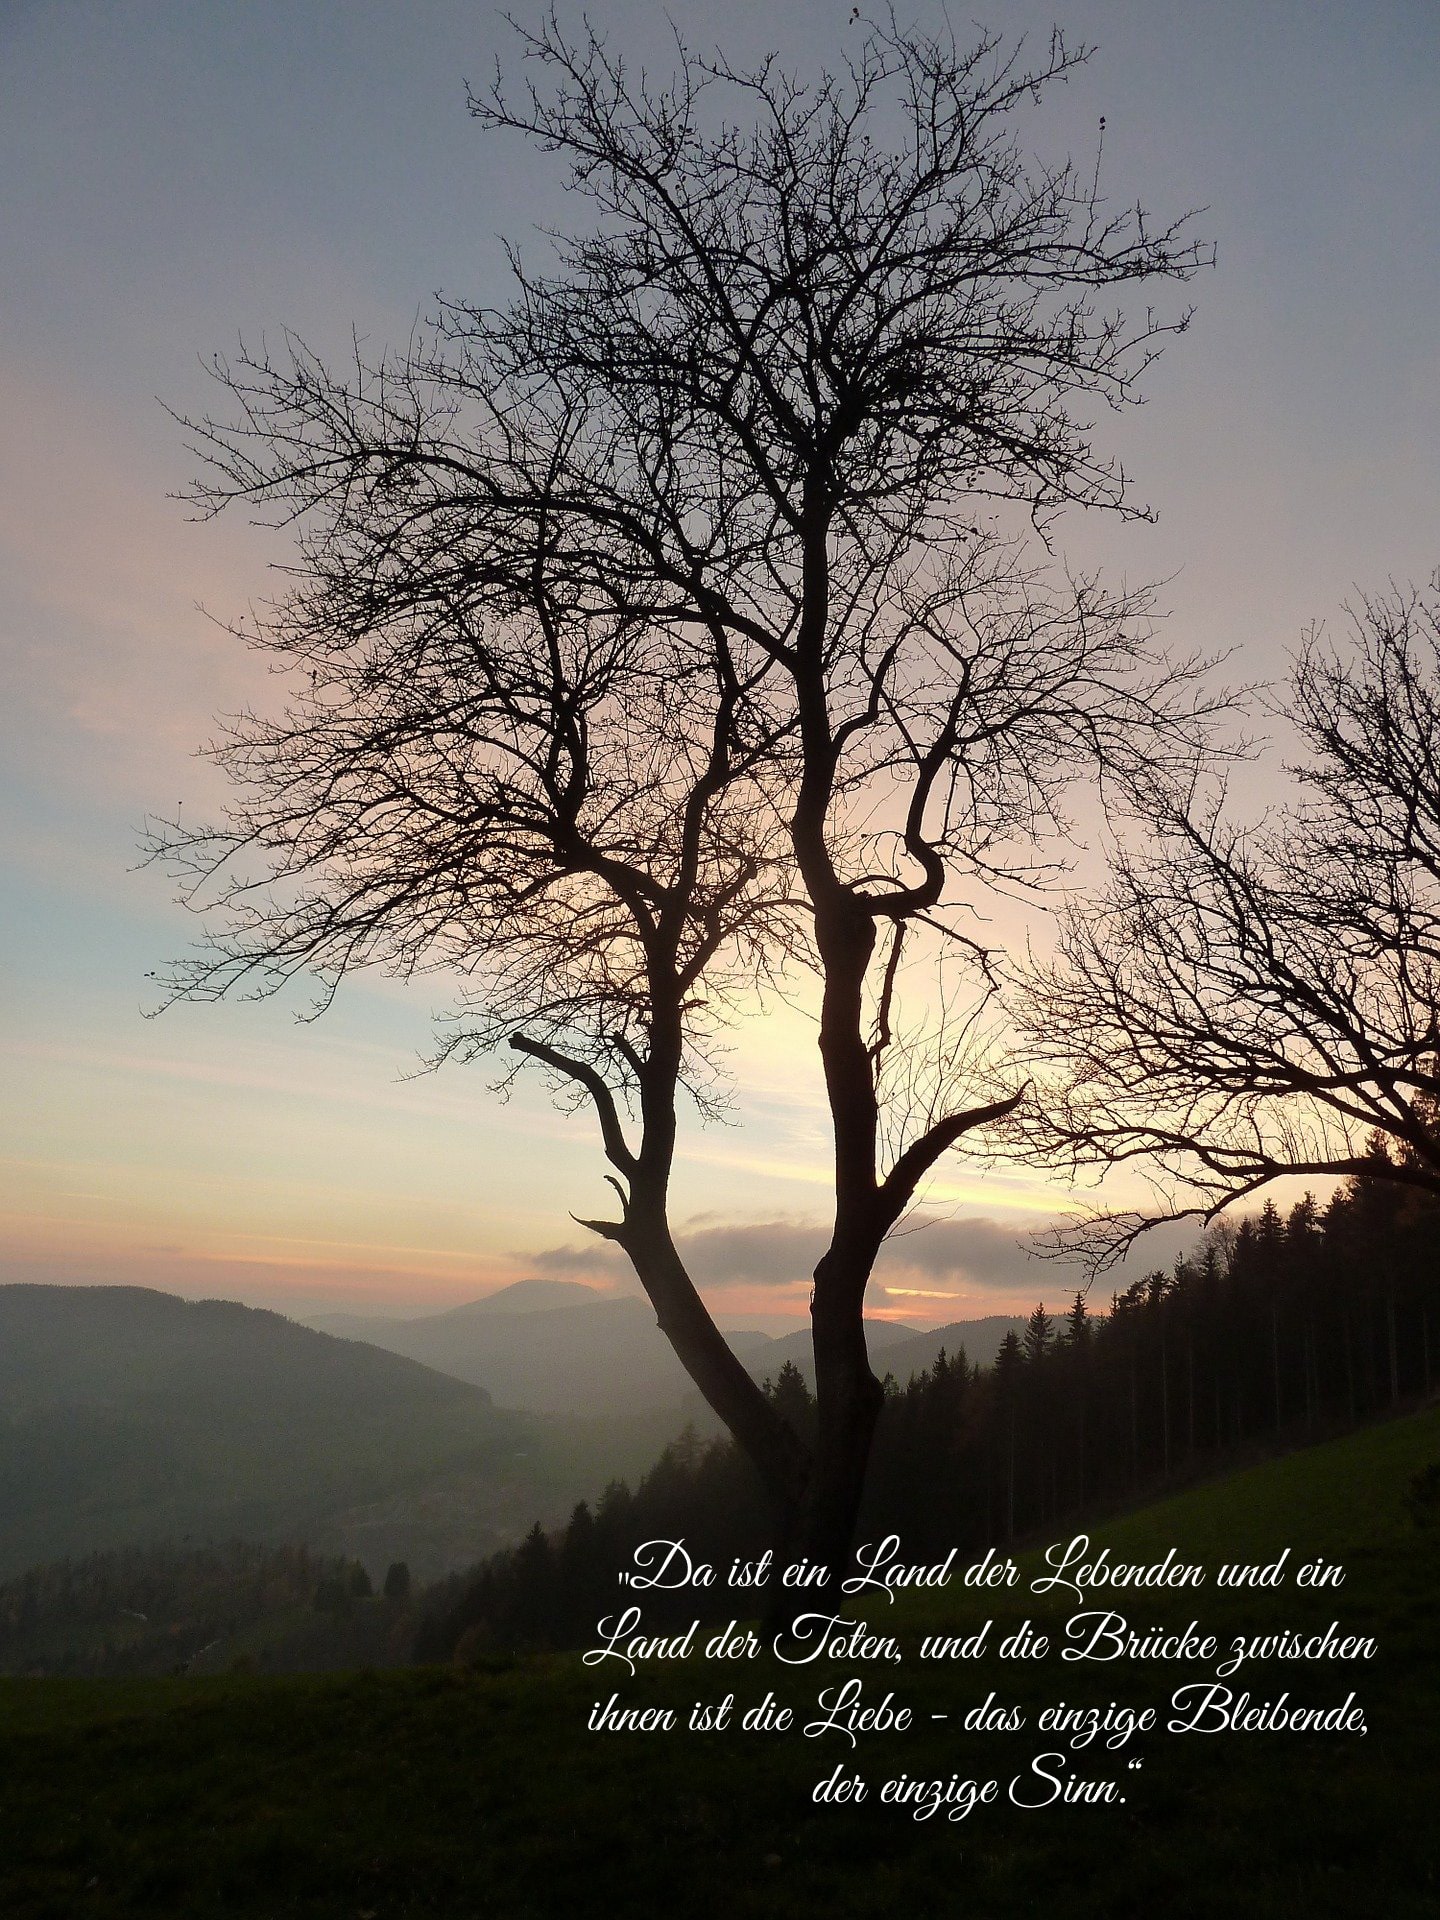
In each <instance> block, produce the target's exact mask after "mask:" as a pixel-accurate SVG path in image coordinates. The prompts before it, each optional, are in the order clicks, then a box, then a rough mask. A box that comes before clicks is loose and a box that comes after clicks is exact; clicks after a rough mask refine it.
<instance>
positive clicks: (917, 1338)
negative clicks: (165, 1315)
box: [309, 1279, 1025, 1432]
mask: <svg viewBox="0 0 1440 1920" xmlns="http://www.w3.org/2000/svg"><path fill="white" fill-rule="evenodd" d="M309 1324H310V1325H311V1326H314V1327H319V1328H323V1329H324V1331H325V1332H327V1333H331V1334H335V1335H340V1336H343V1337H344V1338H346V1339H351V1340H365V1341H369V1342H370V1343H371V1344H373V1345H374V1346H377V1347H383V1348H384V1349H385V1350H386V1351H387V1352H389V1353H397V1354H403V1355H405V1356H406V1357H407V1358H408V1359H411V1360H418V1361H420V1362H421V1363H422V1364H423V1365H425V1366H427V1367H434V1368H435V1369H436V1370H437V1371H438V1372H440V1373H448V1374H451V1375H453V1376H454V1377H455V1378H456V1379H457V1380H466V1381H469V1382H470V1383H471V1384H472V1385H474V1386H479V1387H483V1388H484V1389H485V1391H486V1392H487V1393H489V1394H490V1395H491V1397H492V1398H493V1399H494V1400H495V1402H496V1403H497V1405H500V1406H504V1407H514V1408H523V1409H525V1410H526V1411H529V1412H535V1413H555V1414H568V1415H579V1416H588V1417H591V1418H604V1417H609V1416H613V1415H617V1414H627V1415H633V1414H636V1413H643V1412H652V1413H655V1412H660V1411H664V1412H666V1413H668V1414H669V1415H670V1417H671V1419H672V1420H673V1423H674V1425H675V1427H676V1428H677V1429H678V1428H679V1427H680V1426H681V1425H682V1424H683V1423H684V1421H685V1420H687V1419H693V1420H694V1421H695V1422H696V1424H697V1425H699V1426H700V1427H701V1428H702V1429H703V1430H705V1431H707V1432H708V1431H717V1430H718V1424H717V1423H716V1422H715V1420H714V1419H713V1417H712V1416H711V1415H710V1413H709V1411H708V1409H707V1408H706V1407H705V1406H704V1404H703V1402H702V1401H701V1400H700V1398H699V1395H698V1394H697V1393H696V1391H695V1388H694V1385H693V1383H692V1382H691V1380H690V1377H689V1375H688V1374H687V1373H686V1372H685V1370H684V1368H683V1367H682V1366H681V1365H680V1363H679V1361H678V1360H677V1359H676V1358H675V1355H674V1353H673V1352H672V1350H671V1348H670V1344H669V1342H668V1341H667V1340H666V1339H665V1337H664V1335H663V1334H662V1333H661V1332H660V1330H659V1328H658V1327H657V1326H656V1324H655V1314H654V1311H653V1309H652V1308H651V1307H650V1306H649V1305H647V1303H646V1302H645V1301H643V1300H640V1299H636V1298H634V1297H631V1296H625V1297H622V1298H620V1299H606V1298H604V1297H603V1296H597V1295H596V1293H595V1292H594V1289H593V1288H590V1287H585V1286H581V1285H580V1284H578V1283H577V1282H575V1281H565V1280H548V1279H536V1280H520V1281H517V1282H516V1283H515V1285H514V1286H511V1287H505V1288H503V1289H502V1290H501V1291H500V1292H499V1293H495V1294H489V1295H487V1296H486V1297H485V1298H484V1299H483V1300H471V1301H467V1302H466V1303H465V1304H464V1305H463V1306H459V1307H452V1308H450V1309H449V1310H448V1311H447V1312H445V1313H434V1314H425V1315H419V1316H412V1317H408V1318H403V1319H399V1318H394V1317H375V1318H366V1317H363V1316H361V1315H359V1314H325V1315H318V1316H315V1317H313V1318H312V1319H311V1321H310V1322H309ZM1024 1325H1025V1322H1024V1321H1023V1319H1022V1320H1014V1319H1008V1318H1005V1317H1002V1316H991V1317H989V1318H987V1319H982V1320H961V1321H956V1322H954V1323H953V1324H952V1325H950V1326H945V1327H938V1328H936V1329H935V1330H934V1331H933V1332H929V1333H921V1332H919V1331H918V1330H917V1329H916V1328H915V1327H912V1326H908V1325H906V1324H905V1323H904V1322H901V1321H892V1320H867V1321H866V1323H865V1327H866V1335H867V1338H868V1340H869V1343H870V1352H871V1358H872V1360H873V1361H874V1364H875V1368H876V1371H877V1372H878V1373H880V1374H882V1375H883V1374H884V1373H886V1372H891V1373H893V1374H894V1375H895V1377H896V1379H897V1380H899V1381H900V1382H901V1383H902V1385H903V1383H904V1382H905V1381H906V1380H907V1379H908V1378H909V1376H910V1375H911V1374H912V1373H919V1372H921V1371H922V1370H923V1369H924V1368H926V1367H928V1366H931V1365H933V1363H934V1360H935V1356H936V1354H937V1353H938V1352H939V1351H940V1349H941V1347H944V1348H945V1349H946V1350H947V1351H948V1352H949V1353H951V1354H953V1353H955V1352H956V1350H957V1349H958V1348H959V1347H961V1346H963V1347H964V1348H965V1350H966V1352H967V1354H968V1356H969V1358H970V1359H971V1361H972V1362H976V1363H978V1364H980V1365H982V1366H988V1365H989V1364H990V1362H991V1361H992V1360H993V1359H994V1358H995V1354H996V1351H997V1349H998V1348H999V1345H1000V1342H1001V1341H1002V1340H1003V1339H1004V1337H1005V1335H1006V1333H1007V1332H1008V1331H1009V1330H1010V1329H1011V1328H1012V1327H1013V1328H1015V1329H1016V1330H1017V1331H1019V1330H1021V1329H1023V1327H1024ZM725 1337H726V1339H727V1340H728V1341H729V1342H730V1345H731V1347H732V1348H733V1349H734V1351H735V1352H736V1353H737V1354H739V1356H740V1358H741V1359H742V1360H743V1361H744V1363H745V1365H746V1367H747V1368H748V1369H749V1371H750V1372H751V1373H752V1374H753V1375H754V1376H755V1378H756V1379H757V1380H764V1379H766V1378H767V1377H769V1378H771V1379H773V1378H774V1376H775V1375H776V1374H777V1373H778V1372H779V1371H780V1369H781V1367H783V1366H784V1365H785V1363H786V1362H787V1361H790V1362H793V1364H794V1365H795V1366H797V1367H799V1369H800V1371H801V1373H802V1374H804V1376H805V1378H806V1380H807V1381H809V1382H810V1383H811V1385H812V1386H813V1384H814V1379H815V1362H814V1358H813V1355H812V1351H811V1344H810V1329H809V1327H808V1326H802V1327H800V1328H798V1329H797V1330H796V1331H795V1332H794V1333H791V1334H785V1335H783V1336H782V1337H780V1338H778V1339H776V1338H771V1337H770V1336H769V1335H767V1334H764V1333H759V1332H753V1331H743V1330H742V1331H732V1332H730V1333H727V1334H726V1336H725Z"/></svg>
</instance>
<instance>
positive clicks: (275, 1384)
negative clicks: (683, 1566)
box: [0, 1286, 543, 1573]
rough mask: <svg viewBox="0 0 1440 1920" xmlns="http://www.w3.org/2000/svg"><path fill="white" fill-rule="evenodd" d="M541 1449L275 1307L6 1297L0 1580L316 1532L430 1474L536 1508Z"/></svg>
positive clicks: (395, 1366) (27, 1294) (17, 1292)
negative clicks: (93, 1558)
mask: <svg viewBox="0 0 1440 1920" xmlns="http://www.w3.org/2000/svg"><path fill="white" fill-rule="evenodd" d="M538 1458H539V1456H538V1454H537V1439H536V1434H535V1423H534V1422H533V1421H527V1420H526V1419H524V1418H523V1417H521V1416H517V1415H512V1414H506V1413H502V1412H501V1411H500V1410H498V1409H497V1408H495V1407H494V1406H493V1405H492V1404H491V1402H490V1399H489V1396H488V1395H487V1394H486V1393H484V1392H483V1391H482V1390H481V1389H480V1388H478V1387H475V1386H469V1385H466V1384H465V1383H464V1382H462V1381H458V1380H454V1379H451V1378H449V1377H448V1376H446V1375H443V1374H439V1373H435V1372H432V1371H431V1370H430V1369H429V1368H427V1367H423V1366H421V1365H419V1364H418V1363H417V1362H415V1361H412V1360H406V1359H402V1358H401V1357H399V1356H398V1355H395V1354H389V1353H382V1352H380V1351H379V1350H378V1349H377V1348H374V1347H367V1346H364V1345H362V1344H361V1343H359V1342H357V1341H351V1340H337V1339H333V1338H331V1337H330V1336H328V1335H326V1334H322V1333H316V1332H313V1331H312V1330H311V1329H309V1328H307V1327H301V1326H297V1325H296V1324H295V1323H294V1322H292V1321H289V1320H286V1319H285V1318H283V1317H282V1316H281V1315H279V1314H276V1313H267V1312H263V1311H259V1310H257V1309H254V1308H250V1307H242V1306H239V1305H236V1304H234V1303H232V1302H228V1301H215V1300H205V1301H193V1302H192V1301H185V1300H180V1299H177V1298H176V1297H174V1296H173V1295H170V1294H165V1293H159V1292H155V1291H152V1290H150V1289H147V1288H141V1287H63V1286H5V1287H0V1573H7V1572H13V1571H15V1570H17V1569H19V1568H23V1567H25V1566H29V1565H31V1564H33V1563H35V1562H38V1561H41V1560H48V1559H54V1558H57V1557H59V1556H61V1555H65V1554H70V1553H84V1552H90V1551H94V1550H96V1549H99V1548H102V1547H107V1546H115V1545H120V1544H124V1543H126V1542H129V1541H143V1540H159V1539H164V1538H175V1539H179V1538H182V1537H184V1536H185V1535H187V1534H193V1535H195V1536H197V1537H204V1536H208V1537H214V1538H220V1537H228V1536H230V1535H243V1536H246V1537H249V1538H255V1539H284V1538H296V1539H314V1538H316V1537H319V1536H321V1535H324V1534H325V1532H326V1529H327V1528H328V1527H333V1525H334V1524H335V1523H336V1522H337V1521H338V1519H339V1518H340V1516H342V1515H344V1514H345V1513H347V1512H350V1511H353V1510H354V1509H356V1508H357V1507H363V1506H364V1505H365V1504H366V1503H373V1502H376V1501H381V1500H384V1499H386V1498H387V1497H390V1496H394V1495H395V1494H397V1493H399V1492H401V1491H403V1490H405V1489H407V1488H415V1487H417V1486H418V1485H420V1484H422V1483H423V1482H425V1481H426V1480H427V1478H428V1479H431V1480H433V1478H434V1476H436V1475H437V1474H446V1473H448V1474H451V1475H454V1474H459V1473H463V1474H466V1475H468V1476H469V1480H470V1486H471V1493H472V1495H474V1496H475V1497H476V1498H477V1499H478V1503H479V1506H480V1508H481V1509H484V1508H485V1506H486V1503H487V1501H488V1503H489V1505H490V1507H492V1508H495V1507H497V1505H503V1504H504V1503H505V1502H506V1501H507V1500H510V1499H511V1498H512V1497H513V1500H514V1502H515V1504H516V1505H517V1509H520V1510H523V1509H524V1508H525V1507H526V1506H527V1505H528V1506H533V1505H534V1504H535V1502H536V1501H537V1499H538V1498H539V1497H540V1495H541V1491H542V1482H543V1472H541V1473H540V1474H538V1475H537V1471H536V1465H537V1461H538ZM477 1488H478V1489H479V1492H478V1494H476V1489H477ZM492 1518H494V1519H495V1525H494V1526H493V1528H489V1529H487V1527H486V1526H485V1525H484V1524H482V1525H481V1526H480V1528H479V1533H480V1537H484V1536H485V1534H486V1532H487V1531H489V1532H490V1533H491V1535H492V1537H494V1539H495V1544H497V1545H498V1544H499V1541H500V1539H501V1538H503V1537H504V1535H505V1533H506V1532H507V1531H508V1530H509V1529H508V1527H507V1526H505V1525H502V1524H500V1521H499V1517H498V1514H495V1515H492ZM482 1521H483V1512H482Z"/></svg>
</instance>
